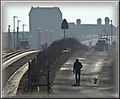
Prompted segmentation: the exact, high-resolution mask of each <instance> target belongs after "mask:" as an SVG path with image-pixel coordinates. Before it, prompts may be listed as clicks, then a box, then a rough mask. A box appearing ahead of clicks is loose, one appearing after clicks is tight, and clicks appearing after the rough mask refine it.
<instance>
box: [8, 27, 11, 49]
mask: <svg viewBox="0 0 120 99" xmlns="http://www.w3.org/2000/svg"><path fill="white" fill-rule="evenodd" d="M10 45H11V35H10V25H8V48H10Z"/></svg>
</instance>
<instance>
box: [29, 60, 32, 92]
mask: <svg viewBox="0 0 120 99" xmlns="http://www.w3.org/2000/svg"><path fill="white" fill-rule="evenodd" d="M31 65H32V61H30V62H29V67H28V91H30V92H32V88H31V87H32V86H31Z"/></svg>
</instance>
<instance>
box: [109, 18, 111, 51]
mask: <svg viewBox="0 0 120 99" xmlns="http://www.w3.org/2000/svg"><path fill="white" fill-rule="evenodd" d="M109 21H110V22H111V51H112V20H109Z"/></svg>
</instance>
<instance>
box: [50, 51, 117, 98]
mask: <svg viewBox="0 0 120 99" xmlns="http://www.w3.org/2000/svg"><path fill="white" fill-rule="evenodd" d="M76 58H78V59H79V61H80V62H81V63H82V64H83V68H82V70H81V83H80V86H72V85H73V84H75V75H74V74H73V63H74V62H75V60H76ZM114 61H115V58H114V57H113V56H112V54H109V53H108V52H94V51H90V52H87V53H86V54H85V55H84V56H81V54H80V52H78V53H76V54H74V55H73V56H72V57H70V59H69V60H68V61H67V62H66V63H65V64H64V65H63V66H62V67H61V69H60V70H59V71H58V73H57V75H56V78H55V81H54V84H53V87H52V91H53V93H52V95H51V96H52V97H59V98H64V97H67V98H68V97H69V98H73V97H76V98H89V97H90V98H99V97H100V98H105V97H107V98H110V97H111V98H112V97H118V94H117V87H118V86H117V81H116V79H117V78H116V77H117V76H116V75H117V72H116V71H117V70H116V67H117V66H116V65H115V62H114ZM95 77H97V79H98V80H97V84H94V78H95Z"/></svg>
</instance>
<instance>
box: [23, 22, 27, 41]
mask: <svg viewBox="0 0 120 99" xmlns="http://www.w3.org/2000/svg"><path fill="white" fill-rule="evenodd" d="M24 26H27V25H26V24H23V40H24Z"/></svg>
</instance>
